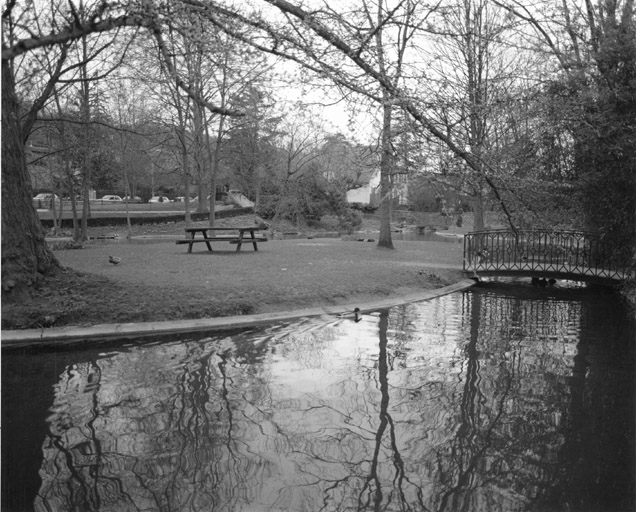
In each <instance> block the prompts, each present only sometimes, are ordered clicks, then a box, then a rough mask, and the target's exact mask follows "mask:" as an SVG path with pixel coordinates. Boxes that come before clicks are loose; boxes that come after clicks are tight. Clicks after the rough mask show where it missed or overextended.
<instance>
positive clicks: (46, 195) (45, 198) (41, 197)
mask: <svg viewBox="0 0 636 512" xmlns="http://www.w3.org/2000/svg"><path fill="white" fill-rule="evenodd" d="M51 199H55V200H56V201H59V200H60V198H59V197H57V194H52V193H50V192H43V193H42V194H38V195H37V196H35V197H34V198H33V200H34V201H50V200H51Z"/></svg>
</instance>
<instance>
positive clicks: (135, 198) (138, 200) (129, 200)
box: [124, 196, 143, 203]
mask: <svg viewBox="0 0 636 512" xmlns="http://www.w3.org/2000/svg"><path fill="white" fill-rule="evenodd" d="M124 202H125V203H141V202H143V201H142V200H141V197H139V196H125V197H124Z"/></svg>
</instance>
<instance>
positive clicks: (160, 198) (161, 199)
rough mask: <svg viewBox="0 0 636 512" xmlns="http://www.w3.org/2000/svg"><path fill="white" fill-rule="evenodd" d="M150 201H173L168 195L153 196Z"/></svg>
mask: <svg viewBox="0 0 636 512" xmlns="http://www.w3.org/2000/svg"><path fill="white" fill-rule="evenodd" d="M148 202H149V203H171V202H172V201H170V199H168V198H167V197H166V196H154V197H151V198H150V200H149V201H148Z"/></svg>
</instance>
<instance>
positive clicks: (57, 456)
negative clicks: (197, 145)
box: [2, 285, 636, 512]
mask: <svg viewBox="0 0 636 512" xmlns="http://www.w3.org/2000/svg"><path fill="white" fill-rule="evenodd" d="M635 331H636V326H635V325H634V322H633V321H632V319H631V317H630V316H629V315H628V313H627V311H626V309H625V308H624V307H623V306H622V304H621V303H620V302H619V301H618V299H617V298H616V296H615V295H613V294H611V293H608V292H604V291H601V290H593V291H590V290H588V289H584V288H582V289H567V290H556V289H555V290H548V289H534V288H531V287H530V286H520V285H516V286H514V287H511V286H509V285H490V286H485V287H483V288H481V287H480V288H476V289H474V290H473V291H470V292H466V293H461V294H452V295H447V296H444V297H440V298H438V299H434V300H431V301H426V302H421V303H415V304H409V305H407V306H402V307H395V308H392V309H390V310H383V311H379V312H376V313H373V314H367V315H363V316H362V318H361V319H360V320H359V321H357V322H356V321H354V319H353V318H333V317H323V318H313V319H306V320H304V321H300V322H295V323H291V324H288V325H281V326H275V327H270V328H260V329H253V330H247V331H246V330H244V331H237V332H224V333H216V334H199V335H188V337H181V338H179V339H174V338H173V339H157V340H153V341H150V342H149V341H143V342H142V340H129V341H126V342H124V343H118V344H110V345H104V344H102V345H98V346H93V347H92V348H86V347H85V346H84V347H82V348H67V349H65V350H56V351H52V350H46V349H40V350H35V349H20V350H4V351H3V354H2V505H3V508H2V509H3V510H10V511H15V510H36V511H38V512H39V511H66V510H82V511H89V510H96V511H97V510H103V511H106V510H108V511H128V510H131V511H132V510H146V511H154V510H166V511H167V510H174V511H180V512H181V511H202V510H231V511H234V510H250V511H251V510H256V511H260V510H271V511H279V510H281V511H283V510H284V511H291V510H294V511H296V510H307V511H313V510H324V511H349V510H386V511H394V510H396V511H397V510H400V511H401V510H427V511H459V510H465V511H471V512H472V511H482V510H483V511H488V512H493V511H502V512H504V511H505V512H511V511H522V510H523V511H548V510H555V511H556V510H575V511H596V512H600V511H627V510H633V509H634V505H635V504H636V500H635V497H634V493H635V491H634V482H635V480H636V471H635V465H634V454H635V451H634V449H635V447H634V435H635V428H634V421H635V404H634V402H635V400H634V399H635V397H636V393H635V379H634V369H635V368H634V362H635V353H634V352H635V351H634V339H635Z"/></svg>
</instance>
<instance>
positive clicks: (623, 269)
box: [464, 230, 631, 284]
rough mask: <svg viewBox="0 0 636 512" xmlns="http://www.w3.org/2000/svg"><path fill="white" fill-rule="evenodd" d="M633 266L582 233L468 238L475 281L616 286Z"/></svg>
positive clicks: (497, 233) (468, 269) (469, 269)
mask: <svg viewBox="0 0 636 512" xmlns="http://www.w3.org/2000/svg"><path fill="white" fill-rule="evenodd" d="M629 263H630V262H629V261H625V259H624V258H623V257H622V256H621V255H620V254H618V253H617V252H616V251H615V250H614V249H613V248H612V247H611V246H610V245H609V244H607V243H606V242H604V241H603V240H602V239H601V237H600V236H599V235H595V234H593V233H586V232H582V231H540V230H533V231H512V230H492V231H475V232H472V233H467V234H466V235H465V237H464V272H465V273H467V274H468V275H473V276H475V275H476V276H492V275H494V276H534V277H553V278H555V279H570V280H580V281H589V282H596V283H601V284H612V283H617V282H620V281H623V280H625V279H627V278H628V277H629V276H630V275H631V274H630V271H629V270H628V265H629Z"/></svg>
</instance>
